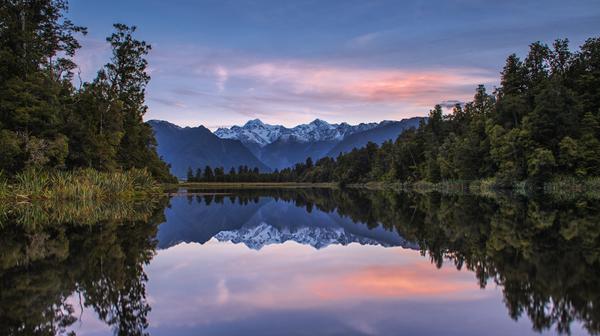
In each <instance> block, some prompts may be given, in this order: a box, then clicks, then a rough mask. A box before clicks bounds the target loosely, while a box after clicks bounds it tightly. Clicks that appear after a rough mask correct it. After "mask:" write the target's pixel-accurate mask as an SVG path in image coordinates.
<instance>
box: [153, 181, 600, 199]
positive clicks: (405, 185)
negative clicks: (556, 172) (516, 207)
mask: <svg viewBox="0 0 600 336" xmlns="http://www.w3.org/2000/svg"><path fill="white" fill-rule="evenodd" d="M343 187H344V188H350V189H369V190H386V189H388V190H395V191H405V192H418V193H430V192H439V193H443V194H476V195H484V194H494V193H507V192H508V193H514V194H518V195H531V194H540V193H541V194H548V195H552V196H556V197H558V198H570V197H573V196H584V197H586V198H592V199H597V198H600V178H588V179H577V178H575V177H560V178H555V179H553V180H551V181H549V182H545V183H543V185H542V186H533V185H532V184H530V183H527V182H526V181H522V182H515V183H513V185H512V187H509V188H507V187H501V186H499V185H498V184H497V183H495V181H494V180H492V179H486V180H474V181H461V180H448V181H442V182H439V183H432V182H427V181H417V182H367V183H352V184H348V185H345V186H343ZM163 188H164V189H165V190H170V189H171V190H172V189H176V188H188V189H260V188H292V189H293V188H341V186H340V184H339V183H336V182H327V183H310V182H180V183H179V184H167V185H163Z"/></svg>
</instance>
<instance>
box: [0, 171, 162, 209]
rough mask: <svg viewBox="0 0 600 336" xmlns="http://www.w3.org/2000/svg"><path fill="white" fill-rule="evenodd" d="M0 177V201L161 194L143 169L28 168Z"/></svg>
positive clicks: (104, 197) (155, 183)
mask: <svg viewBox="0 0 600 336" xmlns="http://www.w3.org/2000/svg"><path fill="white" fill-rule="evenodd" d="M1 177H2V176H1V175H0V198H1V199H5V200H6V199H13V200H14V201H17V202H19V201H29V200H36V199H60V200H92V199H107V198H132V197H137V196H142V195H147V194H153V193H157V192H161V191H162V188H161V186H160V185H159V184H158V183H157V182H156V181H155V180H154V178H153V177H152V175H151V174H150V173H149V172H148V171H146V170H144V169H132V170H128V171H124V172H99V171H96V170H93V169H80V170H75V171H43V170H35V169H28V170H25V171H23V172H20V173H18V174H16V175H15V176H14V177H12V178H11V179H2V178H1Z"/></svg>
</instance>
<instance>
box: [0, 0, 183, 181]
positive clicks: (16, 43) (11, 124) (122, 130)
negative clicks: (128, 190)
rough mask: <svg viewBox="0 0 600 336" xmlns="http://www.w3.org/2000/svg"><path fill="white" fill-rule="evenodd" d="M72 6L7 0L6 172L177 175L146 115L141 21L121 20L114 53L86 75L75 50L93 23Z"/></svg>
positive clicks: (0, 56) (60, 1)
mask: <svg viewBox="0 0 600 336" xmlns="http://www.w3.org/2000/svg"><path fill="white" fill-rule="evenodd" d="M67 10H68V4H67V1H66V0H36V1H17V0H5V1H2V4H1V6H0V172H3V173H4V174H5V175H8V176H12V175H14V174H16V173H19V172H22V171H24V170H62V171H64V170H73V169H77V168H80V167H86V168H93V169H96V170H100V171H104V172H114V171H127V170H130V169H147V170H148V171H149V172H150V173H151V174H152V175H153V176H154V177H155V178H156V179H157V180H160V181H173V177H172V176H171V174H170V173H169V167H168V166H167V164H165V163H164V162H163V161H162V160H161V159H160V158H159V156H158V155H157V153H156V149H155V147H156V141H155V139H154V135H153V133H152V129H151V128H150V126H148V125H147V124H146V123H144V122H143V119H142V117H143V115H144V113H145V112H146V110H147V107H146V105H145V104H144V97H145V89H146V85H147V84H148V81H149V80H150V77H149V76H148V74H147V71H146V70H147V69H146V67H147V61H146V59H145V56H146V55H147V54H148V52H149V51H150V49H151V46H150V45H148V44H147V43H146V42H143V41H139V40H137V39H135V37H134V36H133V34H134V32H135V31H136V28H135V27H129V26H126V25H123V24H115V25H114V28H115V30H114V33H113V34H112V35H111V36H109V37H108V38H107V39H106V40H107V42H108V43H109V44H110V46H111V48H112V57H111V59H110V61H109V62H108V63H107V64H106V65H105V66H104V67H102V68H101V69H99V71H98V73H97V76H96V78H94V79H93V80H92V81H91V82H82V81H81V79H80V78H77V79H76V78H75V72H76V71H77V69H78V67H77V64H75V62H74V60H73V57H74V55H75V53H76V51H77V50H78V49H79V48H80V43H79V42H78V40H77V38H76V36H77V35H85V34H86V33H87V30H86V28H84V27H81V26H78V25H75V24H74V23H72V22H71V21H70V20H68V19H66V18H65V13H66V12H67ZM76 82H78V83H79V85H77V86H76V85H74V83H76Z"/></svg>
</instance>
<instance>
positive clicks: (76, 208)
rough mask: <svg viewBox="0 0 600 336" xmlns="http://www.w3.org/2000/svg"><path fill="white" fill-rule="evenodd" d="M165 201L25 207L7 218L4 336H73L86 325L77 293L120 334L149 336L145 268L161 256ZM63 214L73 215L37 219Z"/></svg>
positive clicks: (1, 312) (1, 240)
mask: <svg viewBox="0 0 600 336" xmlns="http://www.w3.org/2000/svg"><path fill="white" fill-rule="evenodd" d="M165 201H166V200H162V201H158V202H150V203H114V204H113V203H109V204H101V205H98V204H61V205H57V204H43V205H39V204H36V205H20V206H17V207H14V208H13V211H11V212H10V213H4V216H3V218H2V225H1V226H0V232H1V233H0V283H1V288H2V290H1V292H0V334H2V335H57V334H65V333H67V330H68V329H69V327H70V326H71V325H73V324H74V323H75V322H76V321H77V319H78V318H79V316H77V315H76V314H75V311H76V309H75V308H76V307H73V304H72V303H69V302H68V301H67V299H68V298H69V297H70V296H71V295H72V294H73V293H78V294H79V297H80V298H81V301H80V302H81V304H84V305H85V306H86V307H92V308H93V310H95V311H96V312H97V314H98V316H99V317H100V318H101V319H102V320H103V321H104V322H106V323H107V324H108V325H109V326H111V327H112V328H113V329H114V331H115V334H118V335H145V334H147V333H146V332H145V330H146V328H147V326H148V322H147V315H148V312H149V311H150V305H149V304H148V302H147V301H146V293H145V285H146V281H147V277H146V274H145V273H144V270H143V265H145V264H147V263H148V262H149V261H150V259H151V258H152V256H153V255H154V251H155V246H156V240H155V238H154V237H155V236H156V232H157V227H158V224H159V223H161V222H162V221H164V215H163V213H164V206H165ZM50 209H54V210H50ZM56 209H62V210H60V211H59V212H62V214H63V215H65V214H67V215H66V216H59V215H58V214H55V215H56V216H50V217H48V216H46V215H42V216H38V215H36V214H38V213H45V214H48V213H52V212H54V211H57V210H56ZM86 218H87V219H86ZM40 219H41V220H42V222H40V221H39V220H40ZM77 310H78V311H79V310H80V309H77ZM69 334H74V333H73V332H70V333H69Z"/></svg>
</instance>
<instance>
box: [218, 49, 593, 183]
mask: <svg viewBox="0 0 600 336" xmlns="http://www.w3.org/2000/svg"><path fill="white" fill-rule="evenodd" d="M233 172H234V171H232V173H233ZM247 176H251V177H252V179H254V180H259V181H271V182H283V181H296V182H339V183H342V184H345V183H360V182H368V181H386V182H394V181H401V182H411V181H429V182H434V183H435V182H440V181H442V180H476V179H490V180H492V181H493V182H494V183H495V184H496V185H498V186H506V187H509V186H512V185H514V183H515V182H519V181H528V182H530V183H532V184H533V185H536V184H539V183H542V182H544V181H548V180H549V179H552V178H557V177H560V176H575V177H577V178H581V179H585V178H590V177H598V176H600V38H590V39H588V40H587V41H586V42H585V43H584V44H583V45H582V46H581V47H580V49H579V50H578V51H575V52H574V51H571V50H570V49H569V43H568V40H566V39H564V40H556V41H555V42H554V43H553V44H552V45H551V46H548V45H546V44H543V43H541V42H535V43H533V44H531V45H530V48H529V53H528V54H527V56H526V57H525V58H524V59H523V60H521V59H520V58H519V57H518V56H517V55H515V54H512V55H510V56H509V57H508V58H507V59H506V64H505V66H504V68H503V71H502V72H501V78H500V86H499V87H498V88H496V89H495V90H494V92H493V93H491V94H490V93H488V92H487V90H486V88H485V87H484V86H483V85H480V86H479V87H478V88H477V89H476V92H475V95H474V98H473V100H472V101H471V102H468V103H466V104H456V105H455V106H454V108H453V110H452V113H449V114H444V113H443V108H442V107H441V106H440V105H436V106H435V107H434V108H433V109H432V110H431V111H430V112H429V117H428V118H427V121H423V122H422V123H421V124H420V126H419V127H418V128H417V129H411V130H408V131H405V132H403V133H402V134H400V135H399V137H398V138H397V139H396V140H395V141H387V142H384V143H383V144H381V145H377V144H374V143H369V144H367V145H366V146H365V147H363V148H357V149H354V150H352V151H351V152H349V153H345V154H341V155H339V156H338V157H337V158H335V159H332V158H327V157H326V158H322V159H320V160H318V161H317V162H316V163H314V164H313V161H312V160H311V159H310V158H309V159H308V160H306V162H304V163H299V164H296V165H295V166H294V167H291V168H287V169H284V170H281V171H275V172H273V173H265V174H258V175H257V174H252V175H247ZM234 177H235V178H238V180H239V179H240V178H243V177H242V176H240V174H237V175H235V174H224V175H223V178H224V179H228V178H230V179H231V178H234Z"/></svg>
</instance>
